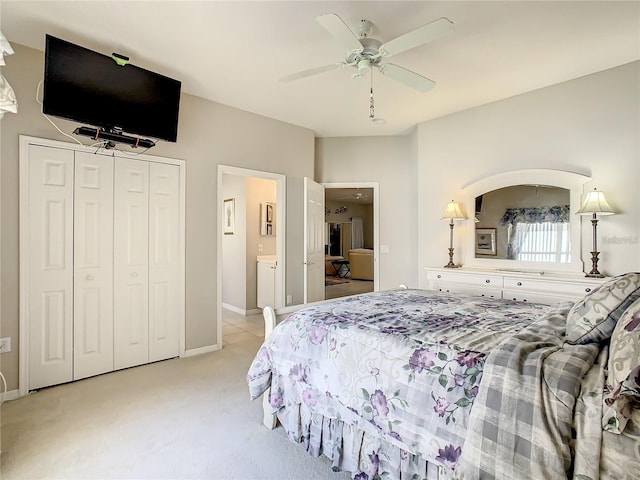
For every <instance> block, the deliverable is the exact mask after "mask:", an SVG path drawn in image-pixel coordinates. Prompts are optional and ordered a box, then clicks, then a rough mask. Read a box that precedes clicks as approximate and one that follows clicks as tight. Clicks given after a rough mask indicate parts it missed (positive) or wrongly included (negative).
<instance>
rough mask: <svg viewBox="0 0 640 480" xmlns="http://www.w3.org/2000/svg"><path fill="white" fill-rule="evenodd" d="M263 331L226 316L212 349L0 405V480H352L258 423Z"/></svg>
mask: <svg viewBox="0 0 640 480" xmlns="http://www.w3.org/2000/svg"><path fill="white" fill-rule="evenodd" d="M251 326H253V328H251ZM261 326H262V317H261V316H259V315H256V316H253V317H237V318H236V319H235V321H233V319H228V320H227V321H225V328H226V329H227V331H228V332H229V333H228V335H226V337H225V347H224V348H223V349H222V350H221V351H219V352H213V353H209V354H205V355H200V356H197V357H191V358H183V359H174V360H167V361H164V362H158V363H154V364H151V365H145V366H142V367H136V368H131V369H128V370H122V371H119V372H114V373H110V374H106V375H102V376H98V377H94V378H90V379H86V380H81V381H78V382H74V383H70V384H66V385H61V386H57V387H51V388H48V389H43V390H40V391H38V392H36V393H33V394H31V395H29V396H26V397H22V398H19V399H17V400H13V401H9V402H5V403H4V404H3V405H2V419H1V420H2V457H1V462H2V463H1V466H0V470H1V477H2V479H3V480H6V479H36V478H46V479H53V478H56V479H59V478H60V479H61V478H64V479H99V478H103V479H112V478H127V479H152V478H153V479H183V478H185V479H186V478H193V479H215V480H223V479H230V480H254V479H256V480H258V479H263V480H267V479H268V480H272V479H273V480H287V479H328V480H332V479H335V480H346V479H348V478H351V477H350V476H349V475H348V474H347V473H345V472H338V473H334V472H332V471H331V466H330V463H329V461H328V460H327V459H326V458H324V457H321V458H314V457H311V456H310V455H308V454H307V453H306V452H305V451H304V449H303V448H302V447H301V446H300V445H298V444H293V443H291V442H290V441H289V440H288V439H287V438H286V436H285V434H284V432H283V430H282V428H281V427H278V428H277V429H276V430H274V431H269V430H267V429H266V428H265V427H263V426H262V425H261V423H260V422H261V419H262V402H261V400H256V401H253V402H251V401H250V400H249V394H248V390H247V385H246V382H245V375H246V372H247V370H248V368H249V365H250V363H251V360H252V359H253V355H254V354H255V352H256V351H257V350H258V348H259V346H260V344H261V342H262V338H261V336H260V332H261Z"/></svg>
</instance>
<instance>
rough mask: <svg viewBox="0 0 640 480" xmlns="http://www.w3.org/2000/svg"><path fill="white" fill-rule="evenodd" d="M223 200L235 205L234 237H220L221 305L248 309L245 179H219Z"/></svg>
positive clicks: (226, 176)
mask: <svg viewBox="0 0 640 480" xmlns="http://www.w3.org/2000/svg"><path fill="white" fill-rule="evenodd" d="M222 197H223V198H224V199H225V200H226V199H230V198H232V199H233V200H234V205H235V222H234V231H233V235H228V234H227V235H222V303H223V304H224V305H225V306H226V307H227V308H229V307H232V309H234V310H236V311H237V310H241V311H244V310H246V309H247V274H246V272H247V255H246V251H247V203H248V202H247V189H246V182H245V177H240V176H238V175H227V174H224V175H223V176H222Z"/></svg>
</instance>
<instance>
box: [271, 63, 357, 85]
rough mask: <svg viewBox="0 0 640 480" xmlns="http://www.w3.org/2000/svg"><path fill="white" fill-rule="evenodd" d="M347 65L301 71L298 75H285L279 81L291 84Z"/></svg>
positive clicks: (334, 64)
mask: <svg viewBox="0 0 640 480" xmlns="http://www.w3.org/2000/svg"><path fill="white" fill-rule="evenodd" d="M346 65H347V64H346V63H344V62H341V63H332V64H330V65H324V66H322V67H316V68H310V69H309V70H303V71H301V72H298V73H292V74H291V75H287V76H286V77H282V78H281V79H280V81H281V82H282V83H287V82H292V81H294V80H299V79H301V78H305V77H310V76H312V75H317V74H319V73H324V72H329V71H331V70H340V69H341V68H343V67H345V66H346Z"/></svg>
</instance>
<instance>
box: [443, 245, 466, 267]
mask: <svg viewBox="0 0 640 480" xmlns="http://www.w3.org/2000/svg"><path fill="white" fill-rule="evenodd" d="M461 266H462V265H456V264H455V263H453V248H449V263H447V264H446V265H445V266H444V268H460V267H461Z"/></svg>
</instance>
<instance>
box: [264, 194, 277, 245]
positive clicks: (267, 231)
mask: <svg viewBox="0 0 640 480" xmlns="http://www.w3.org/2000/svg"><path fill="white" fill-rule="evenodd" d="M275 206H276V204H275V203H271V202H266V203H261V204H260V235H263V236H267V237H270V236H272V235H275V233H276V223H275V211H274V209H275Z"/></svg>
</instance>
